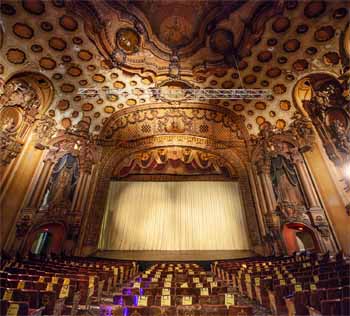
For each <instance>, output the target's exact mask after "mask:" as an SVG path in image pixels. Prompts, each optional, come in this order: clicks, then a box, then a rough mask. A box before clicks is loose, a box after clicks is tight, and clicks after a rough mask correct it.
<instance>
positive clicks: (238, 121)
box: [99, 102, 250, 145]
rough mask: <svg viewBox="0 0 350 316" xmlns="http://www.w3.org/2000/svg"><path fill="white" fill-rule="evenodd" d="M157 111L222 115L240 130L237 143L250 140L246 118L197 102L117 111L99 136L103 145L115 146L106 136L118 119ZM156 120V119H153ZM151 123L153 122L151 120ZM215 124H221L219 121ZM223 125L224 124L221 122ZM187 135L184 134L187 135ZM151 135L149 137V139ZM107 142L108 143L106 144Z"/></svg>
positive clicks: (149, 105)
mask: <svg viewBox="0 0 350 316" xmlns="http://www.w3.org/2000/svg"><path fill="white" fill-rule="evenodd" d="M156 110H197V111H198V110H204V111H210V112H214V113H220V114H221V115H223V116H226V117H227V118H229V119H230V120H231V121H232V123H233V124H235V125H236V127H237V129H238V130H239V133H240V136H241V139H233V140H237V141H242V142H243V140H248V139H249V138H250V136H249V133H248V130H247V128H246V126H245V125H244V117H243V116H242V115H238V114H236V113H235V112H233V111H231V110H229V109H226V108H224V107H219V106H214V105H210V104H205V103H195V102H184V103H180V104H178V105H169V104H168V103H148V104H142V105H138V106H135V107H131V108H125V109H122V110H120V111H117V112H116V113H114V114H113V115H112V116H111V117H110V118H109V119H108V120H107V122H106V123H105V124H104V125H103V128H102V129H101V132H100V134H99V140H100V142H101V143H102V144H106V145H115V141H113V137H112V139H110V140H106V137H105V135H106V134H107V132H108V130H109V129H111V128H112V126H113V124H114V123H115V122H117V120H118V119H120V118H122V117H124V116H125V117H126V116H127V115H130V114H134V113H135V115H136V114H137V113H138V112H142V111H144V112H146V111H148V112H152V111H156ZM153 119H155V118H153ZM203 119H207V117H205V116H203ZM150 121H151V120H150ZM138 123H140V121H135V122H133V123H132V124H138ZM214 123H220V122H219V121H217V122H215V121H214ZM221 123H222V122H221ZM185 134H186V133H184V135H185ZM149 136H150V135H148V137H149ZM106 141H107V142H106Z"/></svg>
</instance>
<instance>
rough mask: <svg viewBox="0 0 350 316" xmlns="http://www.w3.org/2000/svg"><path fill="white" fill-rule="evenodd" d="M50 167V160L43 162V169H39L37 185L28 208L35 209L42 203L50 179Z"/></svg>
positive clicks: (51, 163)
mask: <svg viewBox="0 0 350 316" xmlns="http://www.w3.org/2000/svg"><path fill="white" fill-rule="evenodd" d="M52 166H53V161H52V160H51V159H46V160H44V162H43V167H42V169H41V172H40V175H39V177H38V180H37V183H36V184H35V186H34V190H33V192H32V196H31V198H30V201H29V203H28V207H30V208H35V209H37V208H39V207H40V203H41V202H42V199H43V197H44V194H45V189H46V186H47V183H48V181H49V178H50V174H51V169H52Z"/></svg>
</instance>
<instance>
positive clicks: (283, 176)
mask: <svg viewBox="0 0 350 316" xmlns="http://www.w3.org/2000/svg"><path fill="white" fill-rule="evenodd" d="M271 178H272V184H273V189H274V192H275V195H276V199H277V202H279V203H288V204H293V205H304V198H303V195H302V193H301V190H300V187H299V180H298V176H297V173H296V170H295V168H294V165H293V163H292V162H291V161H290V160H289V159H287V158H286V157H284V156H282V155H277V156H275V157H273V158H272V159H271Z"/></svg>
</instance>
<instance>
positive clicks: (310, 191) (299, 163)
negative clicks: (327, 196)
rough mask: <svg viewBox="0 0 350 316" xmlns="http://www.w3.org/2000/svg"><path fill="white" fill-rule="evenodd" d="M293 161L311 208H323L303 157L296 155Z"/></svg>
mask: <svg viewBox="0 0 350 316" xmlns="http://www.w3.org/2000/svg"><path fill="white" fill-rule="evenodd" d="M292 159H293V162H294V164H295V167H296V169H297V172H298V175H299V178H300V181H301V184H302V186H303V189H304V192H305V195H306V198H307V200H308V204H309V208H310V209H315V208H317V209H318V208H321V206H320V203H319V200H318V196H317V194H316V191H315V188H314V185H313V183H312V181H311V179H310V176H309V174H308V171H307V170H306V166H305V163H304V160H303V158H302V156H301V155H300V154H299V153H294V154H293V156H292Z"/></svg>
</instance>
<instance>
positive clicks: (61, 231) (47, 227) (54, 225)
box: [24, 220, 67, 254]
mask: <svg viewBox="0 0 350 316" xmlns="http://www.w3.org/2000/svg"><path fill="white" fill-rule="evenodd" d="M45 231H46V232H49V233H51V234H52V241H51V247H50V248H51V252H53V253H56V254H59V253H60V252H61V251H62V249H63V245H64V240H65V236H66V232H67V227H66V224H65V223H64V222H63V221H54V222H53V221H50V220H47V221H43V222H41V223H39V224H36V225H34V226H33V227H32V229H31V230H30V231H29V234H28V238H27V239H26V244H25V247H24V250H25V251H24V253H28V252H29V251H30V250H31V247H32V245H33V242H34V241H35V238H36V237H37V235H38V234H39V233H41V232H45Z"/></svg>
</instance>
